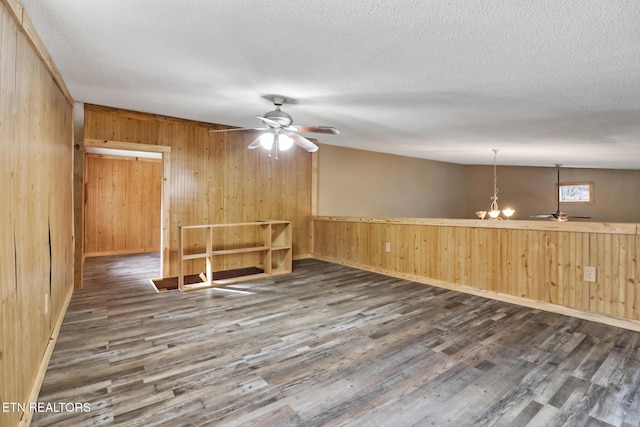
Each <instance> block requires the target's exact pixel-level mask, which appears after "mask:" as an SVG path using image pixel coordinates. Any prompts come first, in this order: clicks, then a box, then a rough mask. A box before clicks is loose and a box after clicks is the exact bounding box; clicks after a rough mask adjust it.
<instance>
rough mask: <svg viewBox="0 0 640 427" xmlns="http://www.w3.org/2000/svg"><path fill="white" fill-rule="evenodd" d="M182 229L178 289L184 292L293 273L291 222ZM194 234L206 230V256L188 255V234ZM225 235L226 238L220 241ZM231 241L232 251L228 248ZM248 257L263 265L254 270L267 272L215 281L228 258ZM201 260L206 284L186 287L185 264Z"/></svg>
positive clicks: (198, 226)
mask: <svg viewBox="0 0 640 427" xmlns="http://www.w3.org/2000/svg"><path fill="white" fill-rule="evenodd" d="M179 228H180V232H179V234H178V248H179V258H178V289H180V291H182V292H184V291H191V290H197V289H204V288H211V287H214V286H219V285H226V284H230V283H236V282H242V281H247V280H255V279H261V278H264V277H270V276H279V275H283V274H289V273H291V271H292V249H291V241H292V240H291V221H282V220H260V221H255V222H240V223H233V224H206V225H183V226H180V227H179ZM191 230H196V231H197V230H202V233H203V235H204V241H205V244H204V252H200V253H188V254H185V245H186V244H188V242H187V238H186V234H187V233H188V232H190V231H191ZM221 234H223V235H224V237H220V235H221ZM216 236H218V237H216ZM256 236H259V237H258V238H256ZM229 241H230V242H231V245H230V246H231V247H226V246H225V245H226V244H228V243H229ZM244 254H246V255H249V254H255V255H256V256H257V257H258V259H259V260H260V262H259V263H258V265H251V267H260V268H261V269H262V270H263V271H264V272H263V273H258V274H248V275H243V276H237V277H232V278H226V279H218V280H214V273H215V272H218V271H225V270H224V269H220V267H219V266H221V265H225V263H224V261H225V259H224V258H225V257H233V256H241V255H244ZM198 259H204V260H205V264H206V267H205V272H203V273H201V277H202V280H203V282H202V283H195V284H189V285H185V283H184V274H185V267H184V262H185V261H189V260H198ZM243 267H248V266H243Z"/></svg>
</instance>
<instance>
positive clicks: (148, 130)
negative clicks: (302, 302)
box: [85, 104, 315, 276]
mask: <svg viewBox="0 0 640 427" xmlns="http://www.w3.org/2000/svg"><path fill="white" fill-rule="evenodd" d="M216 127H219V126H218V125H214V124H208V123H200V122H193V121H188V120H182V119H176V118H170V117H165V116H158V115H152V114H145V113H138V112H132V111H126V110H120V109H115V108H108V107H101V106H95V105H89V104H86V105H85V138H86V139H101V140H111V141H123V142H134V143H142V144H155V145H164V146H169V147H171V178H170V181H171V182H170V184H169V189H170V190H169V194H168V197H170V218H171V222H170V232H169V234H170V236H169V247H170V254H169V258H170V273H169V274H170V275H171V276H176V275H177V271H178V269H177V250H178V226H179V225H195V224H217V223H236V222H251V221H255V220H257V219H282V220H288V221H292V226H293V254H294V256H295V257H304V256H308V255H309V254H310V253H311V214H312V212H311V209H312V179H313V177H312V171H313V164H314V156H315V155H314V154H310V153H308V152H306V151H304V150H302V149H300V148H298V147H294V149H292V150H289V151H287V152H284V153H281V154H280V156H279V157H280V158H279V159H278V160H276V159H274V158H269V157H268V156H267V154H266V153H265V152H264V151H263V150H261V149H257V150H248V149H247V146H248V145H249V144H250V143H251V142H252V141H253V139H255V137H256V135H255V134H254V133H251V132H229V133H211V132H209V129H212V128H216ZM195 272H196V271H193V273H195ZM187 273H189V272H187Z"/></svg>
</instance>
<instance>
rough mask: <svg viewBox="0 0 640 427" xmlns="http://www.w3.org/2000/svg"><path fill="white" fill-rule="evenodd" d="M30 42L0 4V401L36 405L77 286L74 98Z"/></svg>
mask: <svg viewBox="0 0 640 427" xmlns="http://www.w3.org/2000/svg"><path fill="white" fill-rule="evenodd" d="M27 35H28V36H27ZM34 37H37V36H36V35H35V32H34V31H33V29H32V27H31V26H30V24H29V22H28V19H27V18H26V16H24V15H23V14H22V9H21V8H20V6H19V4H16V3H8V2H5V1H2V2H0V67H1V68H0V182H1V183H2V190H1V194H2V203H0V303H1V307H0V317H1V318H2V334H1V335H0V402H19V403H25V402H30V401H31V402H34V401H35V400H36V398H37V392H38V391H39V387H40V382H41V379H42V377H41V375H42V374H43V373H44V368H46V364H47V362H48V354H50V353H49V352H50V351H52V342H53V341H52V339H51V338H52V337H53V336H55V334H56V329H57V328H58V327H59V324H60V322H61V320H62V316H63V315H64V311H65V307H66V304H67V303H68V300H69V298H70V295H71V291H72V289H73V229H72V224H73V218H72V215H73V212H72V188H71V185H72V181H71V174H72V156H73V154H72V147H73V135H72V133H73V127H72V102H70V99H69V98H68V96H67V92H66V89H64V88H63V87H61V86H60V81H59V80H57V79H56V78H55V76H54V72H53V71H52V70H51V69H50V67H49V66H48V65H47V64H48V63H47V61H46V58H43V50H38V49H37V47H38V46H40V47H41V45H40V44H39V41H38V40H37V39H35V38H34ZM34 46H35V47H36V48H34ZM52 76H54V78H53V79H52ZM23 415H24V414H22V413H20V412H12V411H10V412H4V411H3V412H0V425H2V426H15V425H18V423H19V422H20V420H21V418H22V417H23ZM27 418H28V415H27V416H26V417H25V418H24V419H23V422H27Z"/></svg>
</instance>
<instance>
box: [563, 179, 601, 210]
mask: <svg viewBox="0 0 640 427" xmlns="http://www.w3.org/2000/svg"><path fill="white" fill-rule="evenodd" d="M593 184H594V183H593V181H578V182H561V183H559V184H556V194H557V195H558V199H559V200H560V203H570V204H573V205H593V204H594V203H595V198H594V194H593V186H594V185H593ZM562 187H588V194H589V200H584V199H580V200H568V199H563V197H562V192H561V189H562Z"/></svg>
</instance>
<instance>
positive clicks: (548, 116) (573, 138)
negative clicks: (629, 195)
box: [22, 0, 640, 169]
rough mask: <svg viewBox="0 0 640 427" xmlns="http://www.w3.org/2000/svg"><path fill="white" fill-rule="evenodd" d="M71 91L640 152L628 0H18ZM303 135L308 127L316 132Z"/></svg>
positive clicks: (629, 155) (439, 146)
mask: <svg viewBox="0 0 640 427" xmlns="http://www.w3.org/2000/svg"><path fill="white" fill-rule="evenodd" d="M22 4H23V5H24V7H25V9H26V11H27V13H28V15H29V17H30V18H31V20H32V21H33V23H34V26H35V27H36V30H37V31H38V33H39V35H40V36H41V38H42V39H43V41H44V44H45V46H46V47H47V49H48V51H49V53H50V54H51V56H52V58H53V60H54V62H55V63H56V65H57V67H58V68H59V70H60V72H61V74H62V76H63V78H64V80H65V83H66V85H67V87H68V88H69V90H70V92H71V94H72V96H73V97H74V99H75V100H76V101H79V102H86V103H93V104H99V105H106V106H113V107H120V108H126V109H132V110H137V111H144V112H151V113H156V114H163V115H169V116H174V117H180V118H186V119H192V120H198V121H204V122H211V123H220V124H227V125H233V126H241V127H257V126H260V125H261V123H260V122H259V120H258V119H257V118H256V117H255V116H256V115H257V114H260V115H261V114H264V113H265V112H267V111H269V110H272V109H273V108H272V105H271V104H270V102H269V101H268V100H266V99H265V98H266V97H267V95H270V94H278V95H284V96H286V97H289V98H292V99H293V101H294V103H292V104H289V105H285V106H284V107H283V110H285V111H287V112H288V113H289V114H291V115H292V116H293V118H294V124H296V123H297V124H304V125H326V126H335V127H338V128H340V129H341V130H342V134H341V135H338V136H325V135H320V137H319V138H318V139H319V141H320V142H321V143H323V144H332V145H340V146H346V147H352V148H359V149H365V150H373V151H380V152H388V153H395V154H400V155H406V156H413V157H419V158H427V159H434V160H441V161H447V162H455V163H462V164H491V163H492V161H493V153H492V149H493V148H498V149H500V153H499V155H498V164H510V165H529V166H551V165H553V164H554V163H562V164H564V165H565V166H568V167H597V168H619V169H640V2H638V1H636V0H539V1H531V0H509V1H496V0H448V1H444V0H349V1H344V0H263V1H258V0H186V1H184V0H183V1H178V0H173V1H172V0H91V1H88V0H22ZM309 136H313V135H309Z"/></svg>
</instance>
